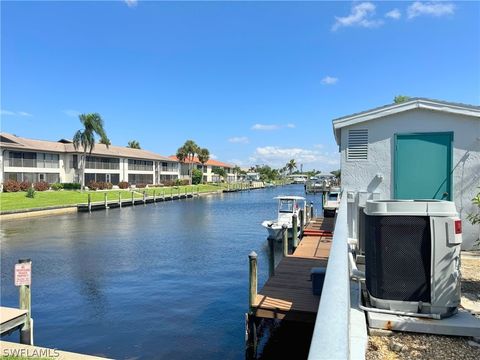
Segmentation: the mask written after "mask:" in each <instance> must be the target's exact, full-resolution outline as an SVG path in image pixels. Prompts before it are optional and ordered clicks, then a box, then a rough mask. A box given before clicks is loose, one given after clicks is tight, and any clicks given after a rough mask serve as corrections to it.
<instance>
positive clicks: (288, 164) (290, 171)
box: [286, 159, 297, 175]
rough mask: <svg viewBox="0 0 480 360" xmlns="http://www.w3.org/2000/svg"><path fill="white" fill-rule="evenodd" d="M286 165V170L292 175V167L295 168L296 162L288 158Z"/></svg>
mask: <svg viewBox="0 0 480 360" xmlns="http://www.w3.org/2000/svg"><path fill="white" fill-rule="evenodd" d="M286 167H287V169H288V172H289V173H290V175H292V171H293V169H296V168H297V163H296V162H295V159H292V160H290V161H289V162H288V163H287V165H286Z"/></svg>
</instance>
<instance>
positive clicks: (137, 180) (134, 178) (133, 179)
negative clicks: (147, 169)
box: [128, 174, 153, 185]
mask: <svg viewBox="0 0 480 360" xmlns="http://www.w3.org/2000/svg"><path fill="white" fill-rule="evenodd" d="M128 182H129V183H130V184H134V185H139V184H153V175H152V174H128Z"/></svg>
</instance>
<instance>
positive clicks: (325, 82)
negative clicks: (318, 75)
mask: <svg viewBox="0 0 480 360" xmlns="http://www.w3.org/2000/svg"><path fill="white" fill-rule="evenodd" d="M337 82H338V78H336V77H333V76H325V77H324V78H323V79H322V84H323V85H335V84H336V83H337Z"/></svg>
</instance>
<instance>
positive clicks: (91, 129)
mask: <svg viewBox="0 0 480 360" xmlns="http://www.w3.org/2000/svg"><path fill="white" fill-rule="evenodd" d="M78 117H79V119H80V122H81V123H82V125H83V129H81V130H78V131H77V132H76V133H75V135H73V147H74V148H75V150H78V149H79V148H80V146H81V147H82V149H83V155H82V161H81V162H80V163H81V166H80V168H81V171H80V172H81V174H80V184H81V189H82V190H83V189H84V188H85V176H84V175H85V165H86V160H87V151H88V154H91V153H92V151H93V148H94V147H95V135H98V136H100V139H101V141H102V143H104V144H105V145H107V144H110V140H109V139H108V137H107V134H106V132H105V129H104V128H103V120H102V117H101V116H100V114H97V113H92V114H81V115H79V116H78ZM107 148H108V145H107Z"/></svg>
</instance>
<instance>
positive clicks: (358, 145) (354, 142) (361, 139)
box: [347, 129, 368, 160]
mask: <svg viewBox="0 0 480 360" xmlns="http://www.w3.org/2000/svg"><path fill="white" fill-rule="evenodd" d="M347 160H368V129H358V130H348V146H347Z"/></svg>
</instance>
